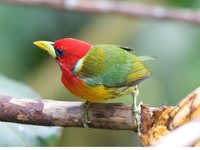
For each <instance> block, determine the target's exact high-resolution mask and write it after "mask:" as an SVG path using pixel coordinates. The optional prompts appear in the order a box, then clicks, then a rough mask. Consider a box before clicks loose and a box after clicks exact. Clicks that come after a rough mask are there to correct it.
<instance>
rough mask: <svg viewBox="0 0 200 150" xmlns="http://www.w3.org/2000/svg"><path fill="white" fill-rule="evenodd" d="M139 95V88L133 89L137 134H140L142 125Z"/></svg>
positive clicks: (133, 109) (133, 107) (133, 111)
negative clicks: (138, 102)
mask: <svg viewBox="0 0 200 150" xmlns="http://www.w3.org/2000/svg"><path fill="white" fill-rule="evenodd" d="M138 95H139V89H138V86H136V87H135V88H134V89H133V93H132V97H133V105H132V114H133V119H134V124H135V132H137V133H138V132H140V125H141V117H140V107H139V106H140V105H139V106H138V105H137V96H138Z"/></svg>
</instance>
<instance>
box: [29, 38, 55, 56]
mask: <svg viewBox="0 0 200 150" xmlns="http://www.w3.org/2000/svg"><path fill="white" fill-rule="evenodd" d="M33 44H34V45H36V46H37V47H39V48H41V49H43V50H45V51H47V52H48V53H49V54H50V55H51V56H52V57H53V58H56V52H55V49H54V47H53V45H54V42H50V41H35V42H33Z"/></svg>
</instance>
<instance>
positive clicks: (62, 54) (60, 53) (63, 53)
mask: <svg viewBox="0 0 200 150" xmlns="http://www.w3.org/2000/svg"><path fill="white" fill-rule="evenodd" d="M55 51H56V56H57V57H61V56H64V55H65V51H63V50H60V49H57V48H56V49H55Z"/></svg>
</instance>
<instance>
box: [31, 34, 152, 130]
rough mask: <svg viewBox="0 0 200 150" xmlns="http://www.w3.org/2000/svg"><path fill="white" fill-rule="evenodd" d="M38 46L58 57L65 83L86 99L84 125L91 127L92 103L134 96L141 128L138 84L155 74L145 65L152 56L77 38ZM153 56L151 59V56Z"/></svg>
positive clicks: (42, 43)
mask: <svg viewBox="0 0 200 150" xmlns="http://www.w3.org/2000/svg"><path fill="white" fill-rule="evenodd" d="M33 44H35V45H36V46H37V47H39V48H41V49H43V50H45V51H47V52H48V53H49V54H50V55H51V56H52V57H53V58H55V59H56V61H57V63H58V65H59V66H60V68H61V71H62V77H61V80H62V83H63V84H64V86H65V87H66V88H67V89H68V90H69V91H70V92H71V93H72V94H74V95H76V96H78V97H80V98H82V99H84V100H86V102H85V103H84V108H85V111H84V112H83V118H84V119H83V124H84V126H85V127H88V123H89V120H88V118H87V109H88V107H89V105H90V103H91V102H104V101H106V100H110V99H114V98H117V97H120V96H123V95H127V94H131V95H132V96H133V105H132V109H133V113H134V116H135V117H134V121H135V124H136V126H137V129H136V130H138V128H139V117H138V115H137V113H138V106H137V102H136V100H137V96H138V94H139V88H138V85H139V83H140V82H142V81H143V80H144V79H147V78H149V77H150V76H151V72H150V70H149V69H148V68H147V66H146V65H145V63H144V62H145V61H146V60H148V59H149V57H145V56H142V57H139V56H136V55H135V54H134V50H133V49H131V48H129V47H123V46H120V45H113V44H97V45H92V44H90V43H87V42H85V41H82V40H78V39H75V38H62V39H58V40H56V41H54V42H52V41H43V40H40V41H35V42H33ZM150 59H151V58H150Z"/></svg>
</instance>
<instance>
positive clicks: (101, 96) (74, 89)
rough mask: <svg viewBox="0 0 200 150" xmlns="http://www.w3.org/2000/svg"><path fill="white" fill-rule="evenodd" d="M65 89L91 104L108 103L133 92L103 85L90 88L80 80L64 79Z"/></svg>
mask: <svg viewBox="0 0 200 150" xmlns="http://www.w3.org/2000/svg"><path fill="white" fill-rule="evenodd" d="M62 81H63V83H64V85H65V87H66V88H67V89H68V90H69V91H70V92H71V93H72V94H74V95H76V96H78V97H80V98H83V99H85V100H87V101H91V102H100V101H106V100H108V99H113V98H116V97H119V96H122V95H125V94H129V93H130V92H131V88H123V89H122V88H120V89H119V88H108V87H105V86H103V85H99V86H95V87H93V86H90V85H87V84H85V83H84V82H83V81H81V80H79V79H78V78H73V79H71V80H68V79H66V78H65V77H63V78H62Z"/></svg>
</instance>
